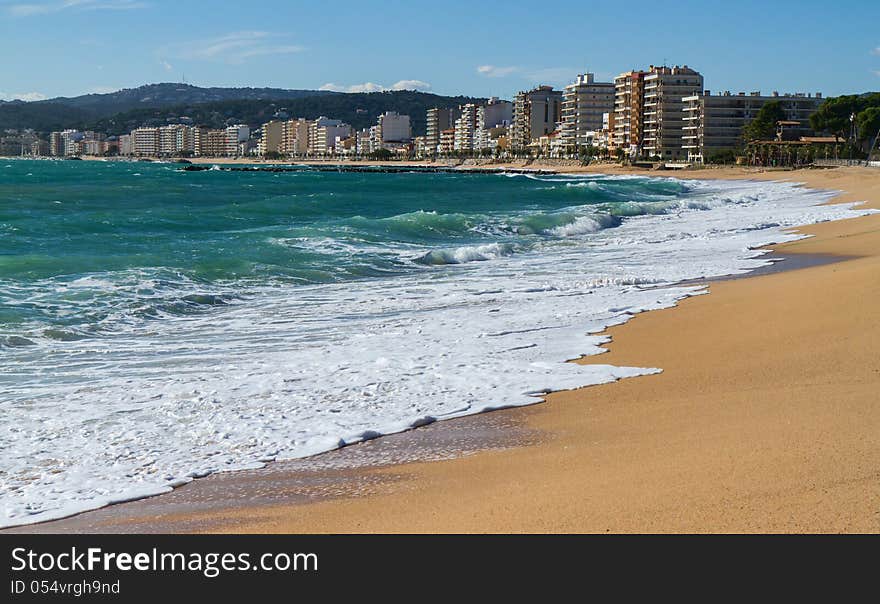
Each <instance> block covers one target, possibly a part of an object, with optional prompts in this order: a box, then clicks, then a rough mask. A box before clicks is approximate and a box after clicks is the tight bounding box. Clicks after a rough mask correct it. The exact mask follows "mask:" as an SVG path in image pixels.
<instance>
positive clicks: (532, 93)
mask: <svg viewBox="0 0 880 604" xmlns="http://www.w3.org/2000/svg"><path fill="white" fill-rule="evenodd" d="M561 105H562V91H561V90H553V87H552V86H538V87H537V88H533V89H532V90H527V91H521V92H518V93H517V94H516V98H515V99H514V102H513V122H512V123H511V126H510V146H511V148H512V149H513V150H515V151H517V150H524V149H528V148H529V145H531V143H532V141H534V140H536V139H538V138H540V137H542V136H546V135H548V134H550V133H551V132H554V131H555V130H556V122H558V121H559V118H560V115H561V114H560V109H561Z"/></svg>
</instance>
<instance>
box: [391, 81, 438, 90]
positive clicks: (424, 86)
mask: <svg viewBox="0 0 880 604" xmlns="http://www.w3.org/2000/svg"><path fill="white" fill-rule="evenodd" d="M430 89H431V85H430V84H428V83H427V82H423V81H422V80H400V81H399V82H397V83H396V84H392V85H391V90H421V91H423V92H424V91H426V90H430Z"/></svg>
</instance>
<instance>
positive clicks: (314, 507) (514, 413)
mask: <svg viewBox="0 0 880 604" xmlns="http://www.w3.org/2000/svg"><path fill="white" fill-rule="evenodd" d="M530 167H531V166H530ZM535 167H537V166H535ZM847 170H848V171H850V172H851V171H852V170H859V169H847ZM708 171H709V170H698V171H694V172H696V174H692V175H690V177H691V178H706V179H711V178H713V177H716V178H717V177H718V176H716V174H719V173H721V170H715V169H712V170H711V171H712V172H714V173H715V174H713V175H712V176H709V174H707V172H708ZM602 172H603V173H604V172H605V171H604V170H602ZM823 172H824V171H823ZM626 173H628V174H634V173H637V172H636V171H631V170H629V171H627V172H626ZM812 173H813V174H815V173H816V172H812ZM758 174H761V173H758ZM646 175H650V176H674V177H682V176H683V174H682V173H681V172H674V173H670V172H659V173H658V172H655V171H646ZM777 175H778V172H773V173H771V174H769V176H777ZM799 175H804V173H800V174H799ZM877 175H880V172H878V173H877ZM726 177H727V178H737V177H738V178H743V177H744V176H743V175H742V172H739V171H736V172H734V173H733V174H728V175H726ZM772 179H773V180H777V178H772ZM768 180H769V179H768ZM787 180H790V179H787ZM794 180H797V181H798V182H800V181H801V180H803V179H801V178H796V179H794ZM811 180H815V179H811ZM873 180H874V181H876V180H877V179H876V178H873ZM807 184H808V185H809V184H810V183H807ZM874 186H875V187H876V186H877V185H876V182H875V183H874ZM817 188H826V187H817ZM827 188H834V187H827ZM841 189H843V187H841ZM850 194H851V193H850ZM842 197H845V195H844V196H842ZM856 197H858V195H856ZM835 201H847V199H835ZM872 201H873V202H874V204H873V207H878V204H877V197H873V198H872ZM875 218H876V216H869V217H865V218H857V219H852V220H844V221H839V222H836V223H824V224H820V225H817V226H813V227H805V228H803V229H799V230H800V231H805V232H810V231H812V230H815V229H817V228H818V227H826V226H828V225H841V224H845V223H851V222H854V221H859V220H862V221H864V220H869V219H875ZM819 230H822V229H819ZM832 230H833V229H832ZM804 241H807V242H810V241H815V239H807V240H801V241H796V242H792V243H789V244H784V245H781V246H773V247H774V249H785V252H784V253H785V254H797V251H796V250H792V249H789V248H796V247H799V244H801V243H803V242H804ZM800 247H802V246H800ZM807 247H809V246H807ZM853 251H855V250H844V253H836V252H834V251H832V252H827V251H825V250H822V249H820V250H818V251H814V252H811V253H813V254H814V255H816V256H817V257H818V256H823V255H825V256H827V255H828V254H830V255H832V256H855V257H858V259H857V260H852V259H844V260H841V262H842V263H843V264H851V263H853V262H855V263H858V262H860V261H862V260H864V258H865V255H864V254H859V253H852V252H853ZM782 264H783V265H784V264H785V263H782ZM808 264H811V263H808ZM838 264H840V263H838ZM833 266H837V264H828V263H827V262H820V263H812V266H808V267H797V268H798V269H799V270H792V271H786V270H785V268H786V267H785V266H782V268H781V269H777V270H771V271H770V274H769V275H767V276H753V275H752V274H751V273H750V274H748V275H743V277H749V278H748V279H738V280H737V281H739V282H742V283H745V282H751V281H753V280H768V279H769V280H773V279H777V278H778V277H779V275H785V274H789V273H799V274H800V273H804V272H812V271H826V270H832V269H830V268H829V267H833ZM773 268H775V266H774V267H771V269H773ZM728 280H730V279H728ZM716 285H717V286H718V287H723V288H727V287H728V286H729V284H727V283H725V282H724V281H722V282H718V283H717V284H716V282H712V284H711V286H712V289H713V294H714V289H715V288H716ZM734 287H736V286H735V285H734ZM699 298H701V299H702V298H707V299H709V300H710V304H711V299H712V298H714V295H713V296H701V297H699ZM693 300H695V298H688V299H685V300H683V301H680V302H679V305H678V307H673V308H672V309H667V310H663V311H657V312H656V313H647V314H646V315H640V316H639V317H637V318H635V319H634V320H633V321H631V322H630V324H632V323H643V322H645V321H646V320H647V321H648V322H651V321H652V320H651V319H650V318H651V317H654V316H655V315H667V314H670V313H679V314H684V312H685V310H686V309H687V308H688V307H691V306H694V305H695V304H696V303H694V302H693ZM675 308H679V309H680V310H675ZM654 321H655V320H654ZM630 324H627V325H625V326H621V327H616V328H611V329H610V330H608V332H609V333H615V334H616V333H617V332H618V331H619V332H621V333H622V334H624V336H625V335H626V333H627V331H628V330H630V327H629V325H630ZM617 347H618V338H617V337H615V338H614V341H613V342H612V344H611V348H612V352H611V353H606V354H604V355H601V357H602V358H601V359H599V361H601V362H603V363H605V362H610V363H611V364H615V365H637V366H638V365H641V366H660V367H663V368H664V371H666V369H667V367H666V365H665V364H663V363H662V362H658V361H644V362H643V361H639V362H635V363H633V362H631V361H624V362H621V361H617V362H615V361H614V360H611V361H606V359H607V357H608V354H612V356H615V355H614V353H615V352H616V349H617ZM624 347H625V345H624ZM628 352H632V351H630V350H626V351H624V354H625V353H628ZM641 352H647V356H646V357H645V358H647V359H650V358H651V355H650V352H651V351H650V350H647V351H641ZM594 358H596V357H587V358H586V359H583V360H582V361H581V362H584V363H587V364H589V362H590V361H591V360H592V359H594ZM656 377H658V378H662V376H656ZM653 379H654V378H653V377H642V378H640V379H639V380H626V381H624V382H618V383H615V384H611V385H606V386H593V387H588V388H585V389H580V390H575V391H567V392H561V393H554V394H552V395H550V396H549V397H548V401H547V403H546V404H544V405H532V406H529V407H524V408H517V409H513V410H505V411H497V412H493V413H491V414H479V415H474V416H469V417H466V418H462V419H460V420H451V421H460V422H469V421H473V419H474V418H478V417H484V416H495V415H496V413H498V414H504V416H505V417H507V416H510V417H513V418H515V422H522V425H524V426H527V429H528V430H529V431H531V430H537V431H538V432H539V433H541V434H547V435H550V436H549V440H550V441H558V440H559V434H558V427H555V428H554V429H549V430H548V429H546V427H545V426H541V425H540V423H538V425H536V424H535V422H534V419H535V416H540V415H542V414H543V412H542V410H546V409H547V408H550V407H555V406H556V401H557V400H562V401H565V400H566V399H567V398H569V397H575V398H578V397H585V398H589V399H593V398H594V397H593V396H592V395H593V394H595V393H596V392H598V391H600V390H604V391H606V393H607V391H608V390H609V389H613V388H620V387H621V386H622V385H624V384H629V383H630V382H639V383H643V382H647V381H652V380H653ZM600 396H601V395H600ZM536 409H538V410H536ZM547 413H549V411H548V412H547ZM451 421H450V422H440V423H441V424H449V423H451ZM421 430H424V429H420V430H415V431H410V432H408V433H403V434H412V433H416V432H421ZM390 438H392V437H390V436H386V437H383V438H382V439H379V441H377V442H384V441H386V439H390ZM540 440H541V443H539V444H531V445H529V444H524V443H514V444H513V445H512V446H503V447H499V448H498V450H496V449H494V448H492V447H490V450H489V451H483V452H481V453H478V454H476V455H473V454H472V453H473V451H468V452H467V454H465V455H458V456H455V457H454V458H453V459H452V460H451V461H440V462H436V463H428V461H429V460H415V461H413V460H403V461H393V462H392V463H391V464H388V465H380V466H375V465H369V464H368V465H367V466H359V467H358V469H359V471H361V470H363V469H364V467H367V468H369V469H367V470H366V472H365V473H366V474H368V475H370V476H379V479H378V483H379V487H378V488H377V489H376V490H373V491H371V492H370V494H368V496H366V497H361V498H358V499H353V498H351V495H358V494H363V493H357V492H354V493H348V494H347V495H346V494H345V493H340V494H338V496H333V497H329V498H317V499H315V500H314V501H309V502H306V503H296V504H295V507H290V505H289V504H288V505H284V506H281V508H280V509H279V507H278V506H277V504H276V505H273V504H264V505H261V506H258V507H256V508H253V509H249V508H246V507H244V508H238V509H237V510H236V511H235V513H234V514H233V513H231V512H230V510H228V509H222V510H213V511H211V510H208V511H206V512H204V511H203V512H200V513H198V514H195V515H194V514H192V513H191V512H192V511H191V510H190V516H189V517H188V518H187V519H186V520H187V521H188V522H190V525H189V527H188V528H187V529H184V530H209V531H213V530H219V531H223V530H233V531H236V530H245V531H262V530H269V531H276V530H277V531H282V532H286V531H287V530H306V531H319V532H322V531H325V530H330V531H331V532H333V531H338V530H353V531H356V532H359V531H361V530H368V531H372V530H390V531H395V532H396V531H397V530H403V531H404V532H406V531H408V530H418V531H421V530H428V531H434V530H439V531H446V530H449V529H447V528H445V527H446V526H447V525H436V526H434V527H433V528H422V526H423V525H418V524H412V523H408V524H398V525H394V524H393V523H392V524H390V525H389V524H380V525H375V524H369V525H366V524H356V525H353V526H354V527H353V528H352V525H351V524H348V525H346V526H348V527H349V528H341V527H340V526H339V525H338V524H337V523H336V522H334V523H326V524H321V523H320V522H319V523H318V524H307V525H302V524H298V523H299V522H301V519H300V518H299V517H298V515H299V514H304V515H309V516H312V517H313V518H312V520H314V519H315V518H318V519H319V520H320V519H322V518H329V517H328V516H324V515H323V514H325V513H326V510H330V509H337V508H339V509H347V508H355V509H357V510H361V509H365V508H369V509H372V510H373V512H375V511H376V510H375V507H371V506H375V505H382V504H377V503H376V502H377V501H382V502H383V503H387V498H389V497H391V498H394V497H395V496H396V497H397V499H396V501H397V502H398V503H399V501H400V500H401V499H403V500H406V499H407V497H408V495H407V493H408V491H407V490H406V489H405V488H404V489H403V491H400V490H399V489H400V487H401V484H404V485H405V484H409V483H411V482H413V481H420V480H423V479H425V477H426V476H427V477H429V478H430V477H433V476H435V474H436V473H437V472H438V471H440V470H438V466H443V467H452V466H458V468H459V469H457V470H448V471H447V472H451V473H452V474H458V473H460V471H461V468H462V467H465V466H468V465H472V464H473V463H477V462H474V461H473V460H475V459H481V460H482V459H486V458H491V459H496V458H497V457H498V456H499V455H502V456H503V455H507V454H510V455H511V456H516V457H520V456H522V455H527V453H524V452H535V455H537V456H540V455H541V453H540V451H538V450H540V449H541V448H547V447H551V448H552V447H553V446H554V445H553V444H552V442H551V443H550V444H548V443H547V442H544V439H540ZM371 442H372V441H371ZM361 446H366V445H357V447H361ZM353 448H354V447H347V448H345V449H342V450H341V451H346V450H348V449H353ZM476 448H477V449H482V447H476ZM335 453H336V452H331V453H328V454H323V455H328V456H329V455H334V454H335ZM312 459H314V458H312ZM468 462H471V463H468ZM276 463H285V462H276ZM478 465H479V464H478ZM502 465H505V464H502ZM507 465H509V464H507ZM247 472H248V471H243V472H238V473H225V476H226V477H234V476H235V475H236V474H238V475H243V474H244V473H247ZM253 472H260V471H253ZM389 474H392V475H403V476H404V477H403V478H398V479H394V480H391V479H388V475H389ZM219 475H220V474H218V475H217V476H219ZM454 478H455V477H454V476H453V477H452V478H451V479H454ZM447 479H450V477H449V476H447ZM206 480H209V479H202V480H200V481H195V482H194V483H191V485H195V484H202V483H204V482H205V481H206ZM229 482H232V483H235V480H232V481H229ZM244 482H247V480H245V481H244ZM459 482H460V481H459ZM434 484H435V483H434V482H429V484H428V486H432V485H434ZM189 486H190V485H187V486H186V487H182V488H180V489H176V490H175V491H174V493H183V492H185V491H186V489H187V488H189ZM459 487H460V490H459V491H458V494H459V495H461V494H462V492H461V489H462V488H463V489H464V490H465V491H467V490H468V489H467V485H464V486H461V485H459ZM250 488H252V489H255V488H258V487H257V486H255V485H254V484H251V485H250ZM263 488H265V487H263ZM472 489H478V490H479V489H480V486H479V485H476V484H474V485H472ZM386 491H390V493H389V492H386ZM464 494H465V495H471V494H472V493H464ZM169 496H170V494H169V495H160V496H158V497H154V498H150V499H146V500H139V501H138V502H133V503H131V504H119V505H116V506H110V507H109V508H103V510H116V511H119V510H121V509H122V507H123V506H137V505H138V503H140V502H147V501H155V500H159V499H161V498H163V497H164V498H167V497H169ZM452 497H454V495H452ZM507 505H510V504H507ZM306 508H308V514H305V512H306ZM100 511H101V510H98V511H96V512H86V513H85V514H81V515H79V516H75V517H73V518H69V519H67V520H59V521H52V522H49V523H44V524H42V525H25V526H21V527H17V529H19V530H20V531H22V532H28V528H31V529H36V528H37V527H45V528H48V529H50V530H51V529H53V528H55V529H56V530H65V529H64V526H63V525H64V523H68V524H69V523H71V522H73V521H76V520H77V519H83V517H85V516H87V515H90V514H97V513H98V512H100ZM312 511H314V514H312ZM350 511H351V510H350V509H349V510H348V512H350ZM348 512H340V513H341V514H343V515H344V517H345V518H346V519H348ZM291 516H294V518H291ZM380 516H382V517H383V518H385V517H386V516H387V514H380ZM332 517H333V518H336V519H337V521H338V518H339V517H338V516H336V515H333V516H332ZM359 518H361V520H362V521H364V522H367V521H366V520H364V518H363V517H359ZM168 519H169V520H180V517H179V516H175V515H174V514H171V515H170V516H169V517H168ZM255 519H262V520H260V521H259V522H258V523H255V522H253V520H255ZM385 519H386V520H388V518H385ZM116 520H117V521H120V520H121V521H122V526H127V525H126V523H125V521H124V519H121V518H118V517H117V519H116ZM447 520H450V519H449V518H447ZM453 520H454V519H453ZM459 520H464V518H460V519H459ZM371 522H372V521H371ZM200 523H201V524H200ZM166 526H168V525H166ZM375 526H379V527H380V528H374V527H375ZM389 526H391V527H392V528H388V527H389ZM394 526H400V527H402V528H394ZM453 526H458V525H453ZM315 527H318V528H315ZM321 527H324V528H321ZM327 527H329V529H328V528H327ZM334 527H335V528H334ZM511 527H513V528H511ZM104 528H105V529H106V526H105V527H104ZM130 528H134V527H130ZM74 530H75V529H74ZM451 530H462V529H460V528H452V529H451ZM463 530H469V531H481V532H482V531H493V530H502V531H504V530H533V529H529V528H528V527H527V526H526V525H523V526H521V527H520V526H518V525H510V526H508V527H507V528H502V529H494V528H493V526H492V525H491V524H487V525H485V526H484V525H479V524H477V525H473V526H470V528H465V529H463ZM547 530H554V529H547ZM566 530H572V529H570V528H569V529H566ZM574 530H579V529H574ZM619 530H620V529H619ZM623 530H626V529H623ZM697 530H700V529H697ZM702 530H707V529H706V528H703V529H702ZM875 530H876V528H875Z"/></svg>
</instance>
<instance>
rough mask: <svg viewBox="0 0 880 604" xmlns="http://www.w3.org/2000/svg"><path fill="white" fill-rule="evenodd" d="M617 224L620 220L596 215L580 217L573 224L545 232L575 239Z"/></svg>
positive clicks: (604, 215)
mask: <svg viewBox="0 0 880 604" xmlns="http://www.w3.org/2000/svg"><path fill="white" fill-rule="evenodd" d="M619 224H620V220H619V219H618V218H617V217H615V216H609V215H607V214H596V215H593V216H580V217H578V218H576V219H575V220H574V221H573V222H570V223H568V224H564V225H560V226H557V227H553V228H552V229H548V230H547V231H545V232H546V233H547V234H548V235H553V236H555V237H577V236H578V235H587V234H589V233H597V232H599V231H601V230H603V229H610V228H613V227H616V226H618V225H619Z"/></svg>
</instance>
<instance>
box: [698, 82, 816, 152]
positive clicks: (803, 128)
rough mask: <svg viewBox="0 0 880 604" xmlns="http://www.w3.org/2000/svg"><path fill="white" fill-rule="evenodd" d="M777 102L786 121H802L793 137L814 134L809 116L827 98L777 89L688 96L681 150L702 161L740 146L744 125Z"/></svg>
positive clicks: (796, 127) (707, 92) (795, 129)
mask: <svg viewBox="0 0 880 604" xmlns="http://www.w3.org/2000/svg"><path fill="white" fill-rule="evenodd" d="M774 101H775V102H779V104H780V106H781V108H782V111H783V113H784V115H785V120H786V121H789V122H792V123H795V122H796V123H798V124H799V126H795V127H794V128H793V130H794V131H795V132H794V133H793V136H795V137H800V136H809V135H812V134H813V130H812V128H811V127H810V116H811V115H812V114H813V113H815V112H816V111H818V109H819V105H821V104H822V102H823V101H824V99H823V98H822V93H818V92H817V93H816V95H815V96H813V95H812V94H804V93H802V92H798V93H795V94H782V95H780V94H779V93H778V92H774V93H773V94H772V95H770V96H763V95H761V93H760V92H751V93H749V94H746V93H744V92H740V93H738V94H731V93H730V92H729V91H725V92H723V93H722V94H716V95H713V94H711V92H710V91H708V90H707V91H706V92H705V93H702V94H695V95H692V96H688V97H685V98H684V115H685V117H684V128H683V135H682V150H683V153H684V154H685V156H686V158H687V160H688V161H692V162H700V163H703V162H705V161H706V160H707V159H710V158H711V157H712V156H713V155H716V154H718V153H721V152H723V151H730V150H733V149H737V148H740V147H741V146H742V143H743V140H742V133H743V128H745V126H746V125H747V124H748V123H749V122H751V121H752V120H753V119H754V118H755V116H756V115H757V113H758V111H760V110H761V108H762V107H763V106H764V105H766V104H767V103H770V102H774ZM791 127H792V124H790V125H789V128H791Z"/></svg>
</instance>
